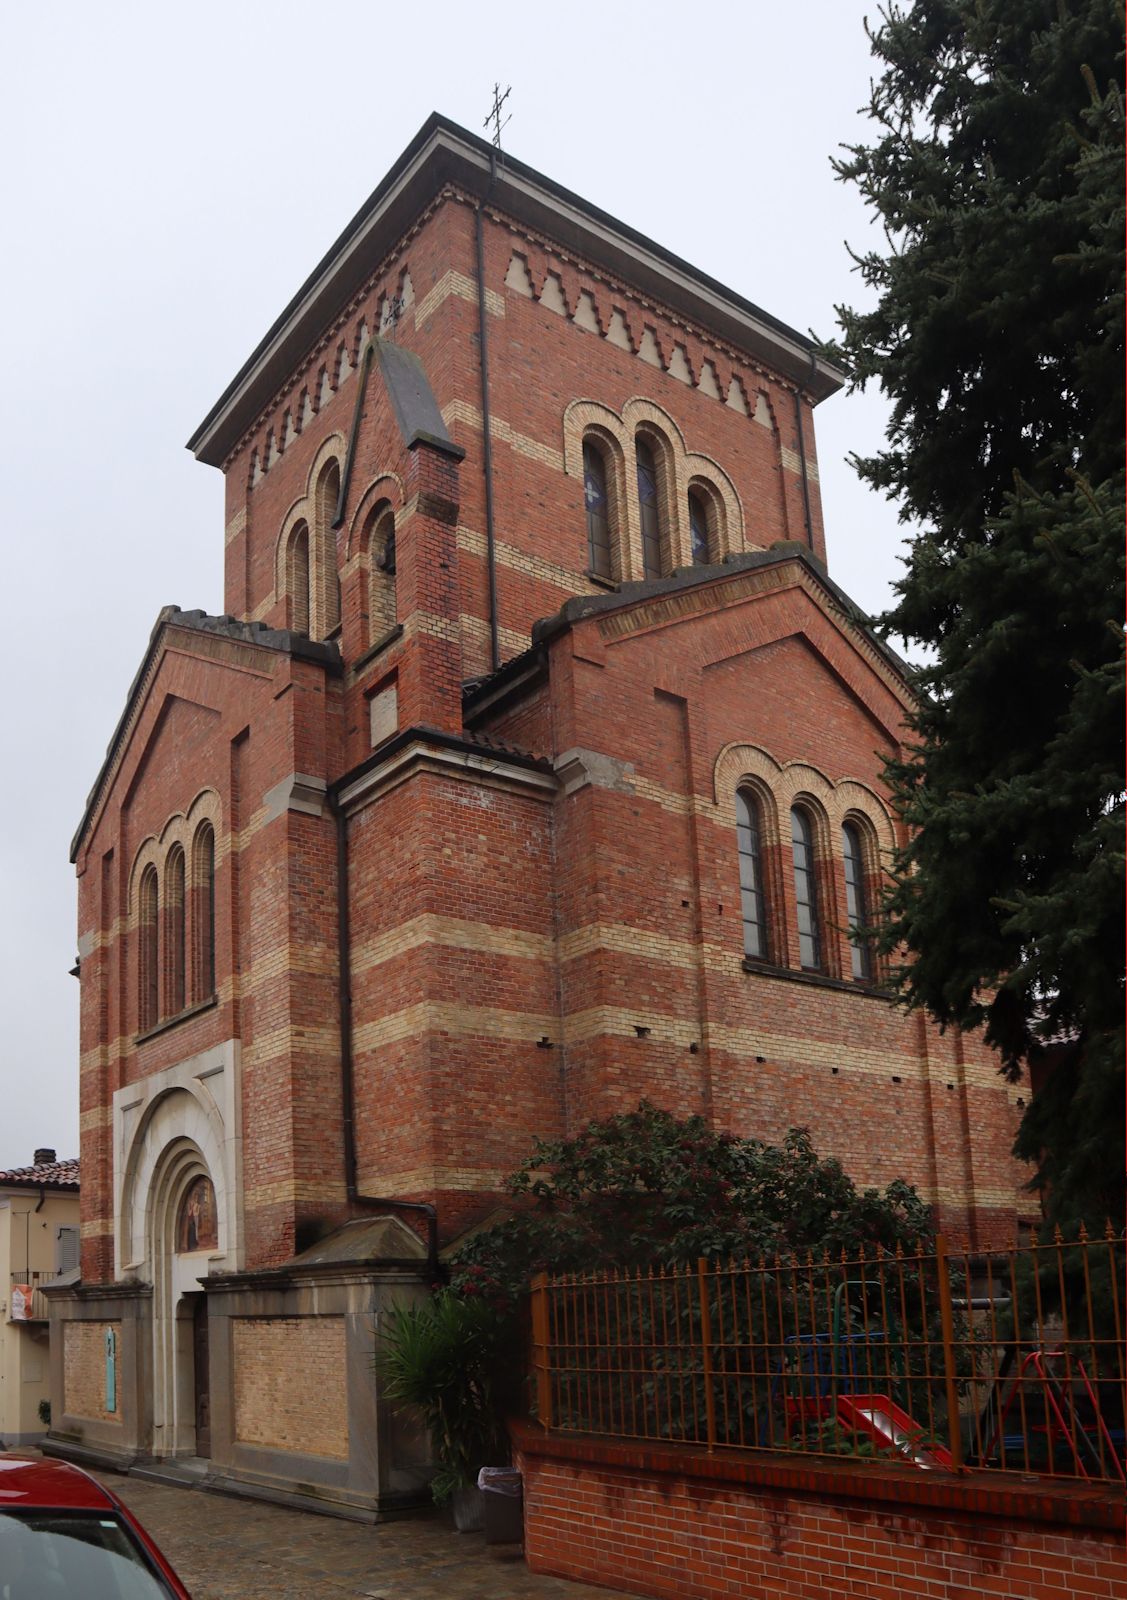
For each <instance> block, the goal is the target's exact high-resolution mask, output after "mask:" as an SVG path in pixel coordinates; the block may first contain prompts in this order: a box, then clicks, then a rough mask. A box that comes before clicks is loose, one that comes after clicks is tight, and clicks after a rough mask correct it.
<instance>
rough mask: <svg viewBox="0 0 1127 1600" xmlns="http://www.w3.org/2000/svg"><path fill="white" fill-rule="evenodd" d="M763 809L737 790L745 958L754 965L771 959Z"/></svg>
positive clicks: (748, 793)
mask: <svg viewBox="0 0 1127 1600" xmlns="http://www.w3.org/2000/svg"><path fill="white" fill-rule="evenodd" d="M761 820H762V809H761V807H760V804H759V801H758V800H757V799H756V798H755V796H754V795H753V794H752V793H751V792H750V791H749V790H747V789H737V790H736V842H737V846H738V848H739V855H740V910H741V914H742V916H743V925H744V955H745V956H748V957H750V958H751V959H752V960H754V961H766V960H768V959H769V957H770V954H771V950H770V940H769V929H768V926H767V897H766V893H765V889H764V877H763V830H762V827H761Z"/></svg>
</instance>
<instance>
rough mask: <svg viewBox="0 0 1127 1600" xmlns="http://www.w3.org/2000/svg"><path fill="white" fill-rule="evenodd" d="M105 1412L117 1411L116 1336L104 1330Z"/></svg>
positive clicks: (111, 1330) (112, 1330)
mask: <svg viewBox="0 0 1127 1600" xmlns="http://www.w3.org/2000/svg"><path fill="white" fill-rule="evenodd" d="M106 1410H107V1411H116V1410H117V1334H116V1332H115V1331H114V1329H113V1328H107V1329H106Z"/></svg>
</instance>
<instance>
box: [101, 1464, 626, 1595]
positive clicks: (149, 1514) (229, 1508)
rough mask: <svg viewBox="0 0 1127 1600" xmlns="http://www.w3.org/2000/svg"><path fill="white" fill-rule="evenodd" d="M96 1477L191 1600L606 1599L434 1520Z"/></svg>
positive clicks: (512, 1551)
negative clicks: (340, 1511) (391, 1518)
mask: <svg viewBox="0 0 1127 1600" xmlns="http://www.w3.org/2000/svg"><path fill="white" fill-rule="evenodd" d="M96 1476H97V1477H98V1478H99V1479H100V1480H101V1481H102V1482H103V1483H104V1484H106V1485H107V1486H108V1487H109V1488H111V1489H113V1491H114V1493H115V1494H118V1495H120V1497H121V1499H122V1500H124V1501H125V1503H126V1505H127V1506H128V1507H129V1508H130V1510H131V1511H132V1512H134V1514H135V1515H136V1516H137V1517H139V1518H140V1520H141V1522H142V1523H143V1524H144V1525H145V1527H146V1528H147V1529H148V1531H149V1532H150V1533H151V1534H152V1535H153V1537H154V1539H155V1540H156V1541H157V1543H158V1544H159V1545H160V1547H161V1549H162V1550H163V1551H164V1553H165V1555H166V1556H167V1557H168V1559H169V1560H170V1561H171V1562H172V1565H173V1566H174V1567H175V1568H176V1571H177V1572H178V1573H179V1575H180V1578H181V1579H182V1581H183V1582H184V1584H185V1585H186V1586H187V1587H188V1589H190V1590H191V1592H192V1600H353V1597H356V1600H361V1597H363V1600H612V1591H611V1590H609V1589H596V1588H591V1587H590V1586H589V1585H587V1584H581V1583H567V1582H565V1581H564V1580H562V1579H559V1578H542V1577H537V1576H534V1575H533V1574H532V1573H530V1572H529V1571H528V1569H527V1568H526V1567H525V1564H524V1561H523V1559H522V1557H521V1554H520V1551H519V1548H518V1547H517V1546H515V1545H493V1546H487V1545H486V1543H485V1539H484V1536H483V1535H482V1534H480V1533H470V1534H460V1533H454V1532H453V1531H452V1530H450V1529H449V1528H447V1527H446V1526H444V1524H443V1523H442V1521H441V1520H440V1519H439V1518H438V1517H437V1516H432V1517H425V1518H412V1519H409V1520H405V1521H401V1522H398V1521H397V1522H386V1523H382V1524H381V1525H380V1526H378V1527H374V1528H373V1527H365V1526H362V1525H361V1524H359V1523H354V1522H343V1521H340V1520H338V1519H337V1518H335V1517H321V1516H317V1515H315V1514H314V1513H312V1512H308V1511H291V1510H288V1509H285V1508H283V1507H280V1506H273V1505H265V1504H261V1503H260V1502H258V1501H254V1500H242V1499H235V1498H232V1497H230V1496H227V1495H220V1494H210V1493H208V1492H207V1491H205V1490H200V1489H187V1488H179V1487H176V1486H173V1485H168V1484H161V1483H150V1482H146V1481H145V1480H143V1479H140V1478H136V1477H125V1476H123V1475H121V1474H118V1473H114V1472H99V1473H97V1474H96Z"/></svg>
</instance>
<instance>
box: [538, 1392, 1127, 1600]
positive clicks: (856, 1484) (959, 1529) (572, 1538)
mask: <svg viewBox="0 0 1127 1600" xmlns="http://www.w3.org/2000/svg"><path fill="white" fill-rule="evenodd" d="M513 1432H514V1437H513V1446H514V1451H515V1458H516V1461H517V1464H518V1465H519V1466H520V1468H521V1470H522V1471H523V1473H524V1518H525V1557H526V1559H527V1561H528V1564H529V1566H530V1567H531V1568H532V1570H533V1571H534V1572H543V1573H553V1574H555V1575H557V1576H560V1577H567V1578H578V1579H584V1580H586V1581H587V1582H589V1583H599V1584H604V1585H606V1586H607V1587H609V1588H615V1589H623V1590H626V1591H628V1592H629V1593H632V1594H642V1595H651V1596H660V1597H662V1600H714V1597H715V1600H721V1597H723V1600H736V1597H739V1600H744V1597H751V1596H763V1597H764V1600H768V1597H769V1600H776V1597H778V1600H784V1597H785V1600H829V1597H833V1600H837V1597H839V1596H842V1597H854V1600H862V1597H863V1600H908V1597H916V1596H919V1597H926V1600H1058V1597H1059V1600H1065V1597H1069V1600H1071V1597H1075V1600H1116V1597H1121V1596H1127V1572H1125V1567H1124V1538H1123V1528H1124V1497H1123V1494H1122V1492H1121V1491H1117V1490H1115V1489H1114V1488H1109V1487H1105V1486H1102V1485H1101V1486H1094V1485H1087V1484H1077V1485H1071V1484H1062V1485H1060V1486H1052V1485H1046V1484H1045V1483H1044V1482H1043V1481H1042V1482H1040V1483H1038V1484H1036V1485H1033V1484H1032V1483H1030V1482H1028V1481H1025V1482H1023V1481H1022V1480H1021V1479H1019V1478H1016V1477H1010V1476H1008V1475H1007V1476H1005V1477H1003V1475H1001V1474H991V1475H990V1477H989V1478H986V1477H984V1476H974V1477H970V1478H967V1479H955V1478H950V1477H947V1476H945V1475H940V1474H935V1473H923V1472H918V1471H916V1470H915V1469H913V1468H910V1467H904V1468H901V1467H898V1466H868V1467H865V1468H859V1467H856V1466H848V1465H844V1464H840V1465H839V1464H837V1463H822V1462H803V1463H802V1464H794V1465H792V1464H791V1463H789V1462H779V1460H778V1458H777V1457H770V1458H768V1457H755V1456H752V1455H747V1456H739V1457H737V1456H734V1455H733V1456H728V1455H724V1456H721V1455H714V1456H708V1455H706V1454H705V1453H704V1452H697V1451H694V1450H688V1449H679V1448H676V1447H669V1448H662V1449H650V1448H647V1447H645V1446H639V1445H636V1444H628V1443H622V1444H619V1443H614V1442H611V1441H607V1440H601V1439H588V1438H583V1437H578V1436H570V1437H566V1438H560V1437H553V1436H549V1437H545V1436H544V1435H543V1434H542V1433H541V1432H540V1431H539V1430H537V1429H535V1428H533V1427H532V1426H529V1425H524V1424H520V1425H517V1426H516V1427H515V1428H514V1430H513Z"/></svg>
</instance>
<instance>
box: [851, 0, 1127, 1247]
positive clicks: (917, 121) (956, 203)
mask: <svg viewBox="0 0 1127 1600" xmlns="http://www.w3.org/2000/svg"><path fill="white" fill-rule="evenodd" d="M870 39H871V43H872V47H873V52H874V55H875V56H876V57H877V58H878V60H879V62H880V63H881V67H880V76H879V78H878V79H877V80H876V81H875V82H874V84H873V87H872V94H871V104H870V107H869V114H870V116H871V118H872V119H873V121H874V122H875V123H876V124H877V127H878V129H879V133H878V136H877V138H876V142H875V143H873V144H871V145H868V146H855V147H850V148H848V149H847V151H846V154H845V155H844V156H843V158H842V159H841V160H840V161H837V162H835V167H836V170H837V173H838V175H839V177H840V178H841V179H843V180H845V181H848V182H851V183H854V184H856V185H857V186H858V188H859V189H860V192H861V193H862V194H863V195H864V197H865V199H866V201H867V202H868V203H869V205H870V206H871V207H872V208H873V210H874V211H875V212H876V213H877V216H878V217H879V220H880V222H881V223H882V224H883V228H884V235H885V240H886V245H887V247H886V248H884V249H880V250H874V251H871V252H869V253H866V254H863V255H860V256H856V257H855V260H856V262H857V266H858V269H859V271H860V274H861V277H862V279H863V280H864V282H865V283H866V284H867V285H868V286H869V287H870V288H872V289H873V290H875V291H876V295H877V300H876V305H875V307H874V308H873V309H871V310H863V311H859V310H854V309H849V308H846V307H839V308H838V319H839V326H840V329H841V335H840V337H839V339H838V341H837V342H836V343H835V344H833V345H831V346H829V347H827V348H828V350H829V352H830V354H831V355H832V356H833V357H834V358H836V359H837V360H838V362H839V363H841V364H842V365H843V367H844V368H845V370H846V372H847V373H848V376H849V381H850V384H851V386H853V387H863V386H864V385H865V384H866V383H867V382H869V381H870V380H875V381H877V382H878V383H879V385H880V387H881V388H882V390H883V391H884V392H885V394H886V395H887V396H888V397H889V398H890V399H891V401H892V412H891V419H890V423H889V426H888V431H887V438H886V448H885V449H884V450H882V451H881V452H880V453H879V454H878V455H876V456H873V457H871V458H869V459H865V460H857V461H856V462H855V465H856V467H857V470H858V471H859V472H860V474H861V476H862V477H863V478H865V479H866V480H867V481H868V482H869V483H870V484H872V485H873V486H874V487H875V488H878V489H881V490H883V491H885V493H886V494H888V495H889V496H890V497H892V498H895V499H896V500H897V501H898V502H899V505H900V509H901V516H902V519H903V520H905V521H909V520H910V521H914V522H916V523H918V524H919V525H920V526H921V528H922V531H921V532H919V533H918V534H917V535H916V536H915V537H914V538H913V539H912V540H911V541H910V544H909V554H908V557H907V561H906V573H905V576H904V577H903V578H902V580H901V581H900V582H899V584H898V585H897V593H898V601H897V604H896V605H895V607H894V608H893V609H892V610H891V611H890V612H889V613H888V614H887V615H886V616H885V617H883V618H882V619H881V625H882V626H883V628H884V630H885V631H886V633H888V634H891V635H894V636H897V637H903V638H907V639H912V640H916V641H918V642H919V643H920V644H922V645H923V646H925V647H926V648H927V660H928V664H927V665H926V666H924V667H923V668H922V669H920V670H919V673H918V682H917V684H916V687H917V689H918V692H919V709H918V711H917V713H916V714H915V716H914V719H913V724H912V734H913V739H912V743H911V745H910V747H909V749H908V753H907V755H906V756H905V758H904V759H902V760H898V761H894V762H892V763H891V764H890V766H889V769H888V776H889V778H890V780H891V783H892V787H893V791H894V795H895V799H896V803H897V806H898V809H899V812H900V815H901V816H902V818H903V820H904V821H905V822H906V823H907V825H908V828H909V829H910V830H911V837H910V841H909V843H908V844H907V845H906V846H905V848H904V849H903V850H902V851H901V852H900V853H899V856H898V859H897V860H896V863H895V870H894V874H893V878H892V886H891V888H890V891H889V895H888V897H887V906H886V910H887V912H888V921H887V923H886V927H885V935H884V936H885V938H886V940H887V945H888V948H889V949H894V948H897V947H899V948H902V949H904V950H906V952H907V956H908V959H907V961H906V962H905V964H904V966H903V968H902V970H901V972H900V975H899V983H900V987H901V992H902V994H903V996H904V997H905V998H906V999H907V1001H908V1002H909V1004H911V1005H913V1006H918V1007H923V1008H926V1010H927V1011H928V1012H929V1013H930V1014H931V1015H932V1016H933V1017H935V1018H936V1019H937V1020H938V1021H939V1022H940V1023H941V1024H944V1025H947V1024H952V1025H958V1026H959V1027H961V1028H964V1029H973V1028H977V1027H983V1028H984V1029H985V1037H986V1039H987V1040H988V1042H989V1043H990V1044H991V1045H993V1046H994V1047H995V1048H996V1049H997V1051H998V1052H999V1056H1000V1062H1001V1068H1002V1070H1003V1071H1004V1072H1005V1073H1007V1074H1008V1075H1010V1076H1011V1077H1016V1076H1017V1074H1018V1073H1019V1072H1020V1071H1021V1069H1022V1067H1023V1066H1025V1065H1027V1064H1031V1065H1033V1066H1034V1067H1036V1065H1037V1063H1038V1061H1039V1060H1040V1061H1042V1062H1043V1063H1044V1064H1045V1065H1046V1066H1048V1065H1050V1064H1054V1065H1055V1070H1054V1071H1053V1072H1052V1074H1051V1076H1050V1077H1049V1080H1048V1082H1047V1084H1046V1085H1045V1086H1044V1087H1043V1088H1042V1089H1041V1091H1040V1092H1039V1093H1038V1094H1037V1095H1035V1096H1034V1097H1033V1099H1032V1101H1031V1103H1030V1107H1029V1109H1028V1111H1027V1112H1026V1114H1025V1119H1024V1122H1023V1124H1022V1127H1021V1129H1020V1132H1019V1135H1018V1140H1017V1145H1016V1149H1017V1152H1018V1153H1019V1154H1020V1155H1023V1156H1025V1157H1027V1158H1030V1159H1032V1160H1034V1161H1036V1163H1037V1179H1036V1181H1037V1182H1038V1183H1039V1184H1041V1185H1042V1186H1043V1187H1045V1189H1046V1192H1047V1194H1048V1196H1049V1200H1050V1205H1051V1207H1052V1210H1053V1212H1054V1214H1055V1216H1056V1217H1058V1218H1060V1219H1061V1220H1062V1221H1072V1220H1075V1218H1076V1217H1077V1216H1078V1215H1081V1214H1087V1215H1088V1216H1089V1219H1092V1218H1093V1216H1094V1217H1095V1219H1096V1220H1100V1221H1102V1217H1103V1216H1104V1215H1111V1216H1114V1217H1117V1218H1118V1217H1119V1216H1120V1215H1121V1209H1122V1204H1123V1174H1124V1153H1123V1128H1124V1114H1123V1049H1124V1040H1123V1028H1122V1019H1123V868H1124V853H1123V844H1122V841H1123V817H1124V804H1123V802H1124V779H1123V755H1122V745H1121V730H1122V726H1123V628H1122V617H1123V598H1122V587H1123V547H1122V525H1123V493H1124V470H1123V431H1122V430H1123V410H1124V390H1123V362H1124V337H1123V335H1124V295H1123V254H1122V241H1123V227H1124V207H1123V143H1124V137H1123V134H1124V117H1123V101H1122V96H1121V92H1120V85H1121V84H1122V69H1123V53H1122V41H1123V18H1122V13H1121V7H1120V6H1119V5H1118V4H1112V3H1111V0H916V3H914V4H912V5H910V6H899V5H892V6H891V7H890V8H889V9H887V10H886V11H884V12H882V14H881V18H880V23H879V26H878V27H876V28H875V29H872V30H870Z"/></svg>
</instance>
